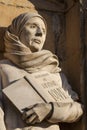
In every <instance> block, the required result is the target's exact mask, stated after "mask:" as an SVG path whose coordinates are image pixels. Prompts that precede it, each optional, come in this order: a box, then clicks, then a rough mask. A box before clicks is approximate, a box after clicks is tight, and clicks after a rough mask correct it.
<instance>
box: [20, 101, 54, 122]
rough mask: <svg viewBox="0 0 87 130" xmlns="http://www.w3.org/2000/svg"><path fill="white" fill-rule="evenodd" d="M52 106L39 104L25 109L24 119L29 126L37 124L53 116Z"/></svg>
mask: <svg viewBox="0 0 87 130" xmlns="http://www.w3.org/2000/svg"><path fill="white" fill-rule="evenodd" d="M51 112H52V106H51V104H50V103H39V104H35V105H33V106H31V107H27V108H25V109H24V112H23V116H22V119H23V120H24V121H25V122H26V123H27V124H35V123H39V122H41V121H43V120H44V119H46V118H48V116H50V115H51Z"/></svg>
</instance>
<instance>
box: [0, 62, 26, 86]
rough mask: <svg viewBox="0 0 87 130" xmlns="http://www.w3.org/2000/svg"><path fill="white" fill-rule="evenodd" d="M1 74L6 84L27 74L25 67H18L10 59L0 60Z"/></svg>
mask: <svg viewBox="0 0 87 130" xmlns="http://www.w3.org/2000/svg"><path fill="white" fill-rule="evenodd" d="M0 75H1V77H2V80H3V84H5V85H4V86H6V85H7V84H9V83H10V82H13V81H15V80H18V79H20V78H22V77H24V76H25V75H26V72H25V71H24V70H23V69H20V68H18V67H17V66H15V65H14V64H13V63H12V62H11V61H9V60H1V61H0Z"/></svg>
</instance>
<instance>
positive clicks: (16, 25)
mask: <svg viewBox="0 0 87 130" xmlns="http://www.w3.org/2000/svg"><path fill="white" fill-rule="evenodd" d="M33 17H39V18H41V19H42V20H43V21H44V23H45V26H46V29H47V24H46V21H45V19H44V18H43V17H42V16H41V15H39V14H38V13H33V12H26V13H23V14H20V15H19V16H17V17H16V18H14V19H13V21H12V24H11V25H10V26H9V27H8V31H9V32H10V33H12V34H14V35H16V36H18V37H19V36H20V33H21V31H22V29H23V27H24V25H25V24H26V23H27V22H28V21H29V19H31V18H33Z"/></svg>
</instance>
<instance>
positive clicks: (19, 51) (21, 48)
mask: <svg viewBox="0 0 87 130" xmlns="http://www.w3.org/2000/svg"><path fill="white" fill-rule="evenodd" d="M32 17H40V18H41V19H43V21H44V22H45V20H44V18H43V17H42V16H40V15H39V14H37V13H24V14H21V15H19V16H18V17H16V18H15V19H14V20H13V21H12V24H11V25H10V26H9V27H8V28H7V31H6V32H5V36H4V41H5V53H4V56H5V57H6V58H7V59H9V60H11V61H12V62H13V63H14V64H15V65H17V66H18V67H20V68H22V69H24V70H25V71H27V72H28V73H33V72H36V71H40V70H45V71H49V72H59V71H60V68H59V67H58V66H59V62H58V59H57V57H56V56H55V55H54V54H52V53H51V52H50V51H48V50H41V51H38V52H34V53H33V52H31V50H30V49H29V47H27V46H26V45H24V44H23V43H22V42H21V41H20V40H19V36H20V33H21V31H22V29H23V27H24V25H25V24H26V23H27V21H29V19H31V18H32ZM45 25H46V22H45Z"/></svg>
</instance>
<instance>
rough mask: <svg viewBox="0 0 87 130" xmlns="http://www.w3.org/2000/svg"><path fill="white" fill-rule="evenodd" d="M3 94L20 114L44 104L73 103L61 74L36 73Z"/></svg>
mask: <svg viewBox="0 0 87 130" xmlns="http://www.w3.org/2000/svg"><path fill="white" fill-rule="evenodd" d="M3 93H4V94H5V95H6V96H7V98H8V99H9V100H10V101H11V102H12V103H13V104H14V105H15V106H16V107H17V109H18V110H19V111H20V112H23V109H24V108H26V107H29V106H32V105H34V104H37V103H42V102H73V100H72V99H71V97H70V95H69V94H68V92H67V91H65V90H64V89H63V88H62V80H61V77H60V75H59V73H56V74H52V73H49V72H45V71H42V72H36V73H33V74H28V75H27V76H25V77H24V78H21V79H19V80H17V81H16V82H14V83H12V84H10V85H9V86H7V87H6V88H4V89H3Z"/></svg>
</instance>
